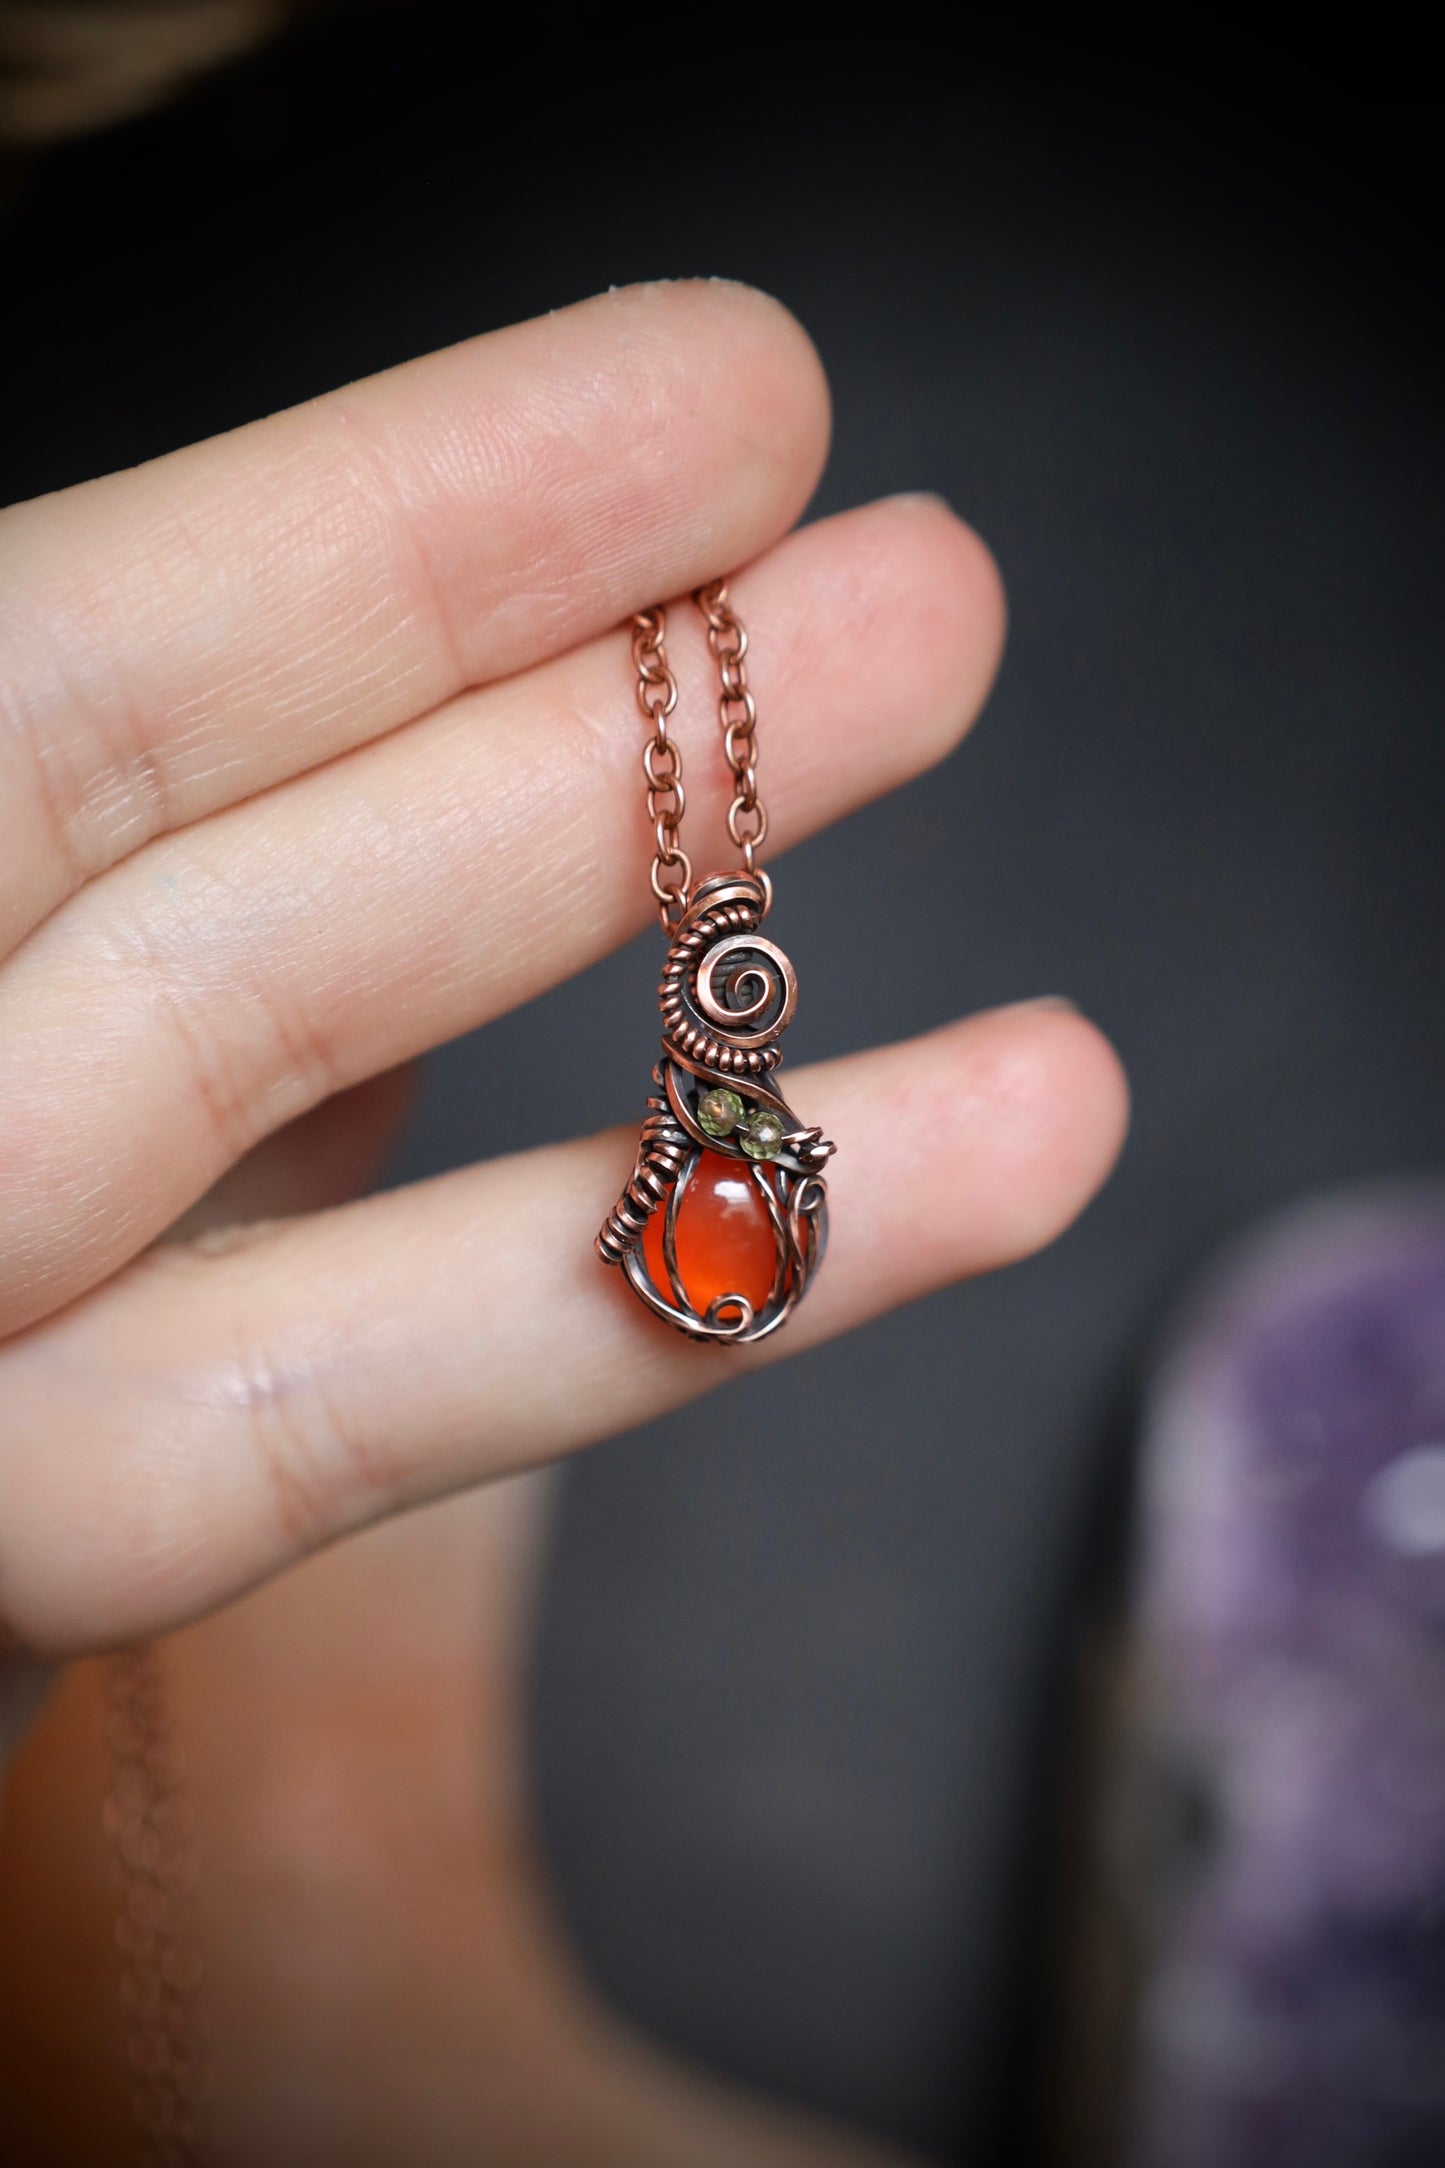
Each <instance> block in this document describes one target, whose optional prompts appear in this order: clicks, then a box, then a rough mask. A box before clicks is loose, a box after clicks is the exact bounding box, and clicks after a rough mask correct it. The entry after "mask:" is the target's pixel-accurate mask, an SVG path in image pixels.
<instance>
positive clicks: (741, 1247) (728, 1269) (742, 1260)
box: [642, 1152, 778, 1317]
mask: <svg viewBox="0 0 1445 2168" xmlns="http://www.w3.org/2000/svg"><path fill="white" fill-rule="evenodd" d="M666 1210H667V1207H666V1206H665V1205H660V1206H659V1207H658V1209H657V1211H655V1212H654V1213H653V1215H652V1217H651V1219H650V1220H649V1221H648V1223H647V1225H646V1227H645V1228H644V1229H643V1231H642V1254H643V1257H644V1258H645V1259H646V1261H647V1270H648V1275H649V1277H650V1279H651V1281H652V1284H653V1286H654V1287H655V1288H656V1289H657V1291H658V1293H659V1294H660V1295H662V1296H664V1297H665V1298H666V1300H667V1301H668V1302H671V1301H672V1300H673V1294H672V1283H671V1282H670V1281H669V1279H668V1277H667V1265H666V1263H665V1262H664V1259H663V1255H662V1225H663V1219H664V1216H665V1213H666ZM777 1261H778V1256H777V1246H776V1240H775V1237H774V1234H773V1223H772V1220H771V1219H770V1218H769V1216H768V1208H767V1205H766V1204H765V1203H764V1202H763V1199H762V1198H761V1197H760V1196H759V1194H758V1185H757V1183H756V1182H755V1181H754V1180H753V1177H752V1175H751V1174H750V1173H749V1171H748V1169H747V1168H746V1167H743V1166H740V1165H739V1164H738V1162H737V1160H735V1159H728V1158H725V1157H724V1155H723V1154H722V1153H721V1152H704V1153H703V1154H702V1155H701V1157H700V1158H699V1160H698V1163H697V1165H696V1166H695V1167H694V1168H693V1170H692V1178H691V1180H690V1181H689V1182H688V1185H687V1188H686V1189H685V1190H684V1191H683V1193H682V1202H681V1204H680V1205H679V1206H678V1208H677V1270H678V1277H679V1278H680V1279H681V1281H682V1284H683V1286H684V1287H685V1288H686V1290H687V1299H688V1301H689V1302H690V1303H691V1304H692V1306H693V1309H694V1310H695V1311H696V1312H697V1314H698V1316H699V1317H701V1316H702V1315H703V1313H704V1311H705V1310H706V1309H707V1306H708V1304H709V1303H710V1302H712V1301H713V1300H714V1299H715V1298H716V1297H717V1296H718V1295H746V1297H747V1299H748V1301H749V1302H750V1303H751V1304H752V1306H753V1309H754V1310H755V1311H756V1310H761V1309H762V1307H763V1305H764V1303H765V1302H766V1301H767V1299H768V1297H769V1295H770V1294H771V1293H772V1291H773V1274H774V1272H775V1271H776V1270H777Z"/></svg>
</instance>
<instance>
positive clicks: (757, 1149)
mask: <svg viewBox="0 0 1445 2168" xmlns="http://www.w3.org/2000/svg"><path fill="white" fill-rule="evenodd" d="M738 1142H739V1143H740V1144H741V1146H742V1148H743V1150H744V1151H745V1152H746V1153H747V1155H748V1158H749V1159H776V1158H777V1156H778V1154H779V1152H780V1151H781V1150H782V1149H783V1125H782V1123H781V1122H780V1121H779V1119H778V1117H777V1115H776V1114H774V1113H772V1112H771V1111H770V1109H769V1108H767V1107H759V1108H758V1111H757V1113H756V1114H755V1115H754V1116H753V1118H752V1120H751V1121H750V1122H749V1123H748V1126H747V1128H746V1129H744V1130H742V1131H741V1132H740V1133H739V1136H738Z"/></svg>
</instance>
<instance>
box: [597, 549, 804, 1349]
mask: <svg viewBox="0 0 1445 2168" xmlns="http://www.w3.org/2000/svg"><path fill="white" fill-rule="evenodd" d="M694 600H695V601H696V603H697V606H698V608H699V609H700V610H701V612H702V614H703V617H704V618H705V619H706V622H707V638H708V645H709V647H710V648H711V649H712V653H713V659H714V660H715V662H716V663H717V666H718V677H719V682H720V685H721V696H720V699H719V702H718V713H719V718H720V720H721V724H722V732H723V750H724V752H725V754H726V756H727V762H728V766H729V767H730V768H731V770H732V773H733V780H734V783H735V785H736V789H735V793H734V796H733V801H732V804H731V805H730V806H729V807H728V816H727V828H728V835H729V836H730V838H731V839H732V842H733V844H734V845H735V847H736V848H737V850H738V851H739V853H740V854H741V860H742V863H741V864H740V865H739V866H738V867H737V869H736V870H735V871H734V872H731V873H710V874H708V875H706V876H705V877H704V878H703V879H702V880H700V881H699V882H698V883H697V884H696V886H694V885H693V878H692V863H691V860H690V859H689V858H688V855H687V853H686V851H685V850H684V849H683V848H682V844H681V842H680V840H679V836H680V831H681V827H682V816H683V810H684V807H685V805H686V797H685V794H684V792H683V787H682V755H681V753H680V751H679V749H678V745H677V741H676V740H675V739H674V738H672V737H670V736H669V735H668V728H667V724H668V717H669V716H670V715H671V714H672V712H673V709H674V708H675V707H676V706H677V680H676V678H675V677H674V676H673V673H672V670H671V668H670V666H669V664H668V660H667V649H666V636H667V617H666V612H665V611H664V610H663V609H662V608H661V607H658V608H655V609H651V610H642V611H639V613H638V615H637V616H636V617H635V618H634V619H633V626H632V659H633V663H634V665H635V667H636V671H637V699H638V705H639V706H640V707H641V709H642V712H643V714H644V716H645V717H646V718H647V721H648V723H649V724H650V726H651V730H652V735H651V737H650V738H649V740H648V742H647V745H646V748H645V750H644V752H643V756H642V766H643V771H644V773H645V775H646V777H647V812H648V818H649V819H650V820H651V822H652V828H653V837H654V841H655V844H656V852H655V856H654V858H653V861H652V893H653V895H654V897H655V898H656V899H657V915H658V918H659V920H660V921H661V925H662V930H663V932H664V933H665V934H666V935H667V936H668V940H669V947H668V952H667V963H666V966H665V968H664V970H663V974H662V984H661V987H660V988H659V990H658V999H659V1002H660V1005H661V1008H662V1027H663V1029H662V1059H661V1060H660V1061H659V1062H658V1064H657V1066H656V1068H654V1070H653V1072H652V1081H653V1085H654V1087H655V1089H654V1091H653V1093H652V1095H651V1097H650V1098H649V1099H648V1102H647V1114H646V1118H645V1119H644V1121H643V1124H642V1134H641V1137H640V1139H639V1141H638V1147H637V1161H636V1164H635V1166H634V1167H633V1170H632V1177H631V1180H630V1181H629V1182H628V1184H627V1187H626V1189H625V1190H624V1191H623V1193H622V1195H621V1197H620V1198H619V1199H618V1201H617V1203H616V1204H615V1205H614V1207H613V1209H612V1211H611V1212H610V1213H609V1214H608V1216H607V1219H606V1221H605V1222H604V1224H603V1227H602V1231H601V1233H600V1234H599V1235H598V1237H597V1254H598V1255H599V1257H600V1258H601V1259H602V1262H603V1263H604V1264H606V1265H620V1266H621V1267H622V1270H623V1272H624V1273H625V1275H626V1277H627V1279H628V1281H629V1283H630V1284H631V1286H632V1288H633V1291H634V1292H635V1293H636V1294H637V1295H638V1296H639V1298H640V1299H641V1300H642V1301H643V1302H644V1303H645V1304H646V1305H647V1307H648V1309H649V1310H651V1311H652V1312H653V1313H654V1315H655V1316H657V1317H661V1318H665V1319H666V1321H667V1323H668V1324H669V1325H673V1326H675V1327H676V1328H677V1330H678V1331H679V1332H683V1333H686V1334H687V1335H688V1337H689V1338H690V1339H692V1340H701V1341H706V1342H711V1343H714V1344H717V1345H721V1346H729V1347H738V1346H741V1345H744V1344H746V1343H747V1342H750V1341H753V1340H761V1339H763V1338H765V1337H766V1336H767V1334H769V1333H771V1332H776V1330H777V1328H778V1327H779V1326H780V1325H782V1324H784V1323H785V1322H786V1320H787V1319H788V1318H789V1317H790V1316H791V1315H792V1313H793V1311H794V1309H795V1308H796V1307H797V1305H798V1303H799V1302H800V1301H801V1299H802V1296H803V1294H804V1291H805V1290H806V1288H807V1286H808V1283H809V1281H810V1280H811V1279H812V1277H813V1274H814V1273H815V1272H816V1270H817V1268H818V1265H819V1263H820V1262H821V1260H822V1256H823V1248H824V1243H825V1241H826V1239H827V1226H828V1218H827V1214H828V1200H827V1185H826V1184H825V1182H824V1181H823V1178H822V1173H821V1169H822V1168H823V1167H824V1166H825V1165H826V1164H827V1161H828V1158H829V1156H830V1154H831V1153H832V1151H833V1146H832V1145H831V1144H830V1143H828V1141H827V1140H826V1138H825V1137H824V1136H823V1134H822V1131H821V1130H818V1129H805V1128H803V1127H802V1125H801V1124H800V1123H799V1121H798V1118H797V1116H796V1115H795V1114H794V1113H793V1110H792V1108H791V1107H790V1106H789V1105H788V1103H787V1101H786V1100H785V1099H784V1098H783V1097H782V1096H781V1094H780V1093H779V1092H778V1090H777V1088H776V1085H775V1083H774V1081H773V1078H774V1074H775V1072H776V1070H777V1067H778V1065H779V1063H780V1062H781V1060H782V1058H783V1051H782V1047H781V1045H780V1043H779V1042H780V1040H781V1038H782V1035H783V1033H784V1031H785V1030H786V1029H787V1027H788V1025H789V1023H790V1022H791V1020H792V1016H793V1011H794V1008H795V1007H796V1005H797V999H798V980H797V974H796V973H795V971H794V970H793V967H792V965H791V963H790V962H789V961H788V959H787V957H786V956H785V955H784V954H783V952H782V950H781V949H780V948H778V947H777V946H776V945H775V944H774V943H773V942H772V941H769V940H766V939H765V938H764V937H763V935H762V934H761V933H760V932H759V930H758V929H759V928H760V926H761V925H762V922H763V920H764V919H765V918H766V916H767V914H768V910H769V907H770V905H771V903H772V900H773V884H772V882H771V880H770V879H769V877H768V875H767V874H766V873H765V872H764V871H763V870H762V868H761V867H760V866H759V865H758V864H757V853H758V851H759V849H760V848H761V846H762V844H763V842H764V840H765V838H766V836H767V833H768V815H767V808H766V807H765V806H764V804H763V801H762V799H761V798H760V797H759V796H758V741H757V729H758V710H757V702H756V701H755V699H754V698H753V695H752V693H751V692H750V691H749V689H748V679H747V665H746V656H747V652H748V636H747V633H746V632H745V631H744V629H743V626H742V622H741V620H740V619H739V617H738V615H737V613H736V611H735V610H734V609H733V608H732V606H731V604H730V603H729V601H728V591H727V583H726V581H724V580H715V581H714V582H713V583H712V584H711V585H710V586H708V587H702V588H699V590H698V592H697V594H696V596H695V597H694Z"/></svg>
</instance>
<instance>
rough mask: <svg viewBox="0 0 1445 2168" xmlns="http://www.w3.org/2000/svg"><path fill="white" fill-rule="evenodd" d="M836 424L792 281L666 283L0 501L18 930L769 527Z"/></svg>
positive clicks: (1, 897)
mask: <svg viewBox="0 0 1445 2168" xmlns="http://www.w3.org/2000/svg"><path fill="white" fill-rule="evenodd" d="M827 434H828V405H827V392H826V387H825V384H824V381H823V377H822V373H821V370H820V368H819V365H818V361H817V357H816V355H815V354H814V352H813V350H812V347H811V346H810V345H809V343H808V340H807V338H806V337H805V335H804V334H803V333H802V331H801V330H800V329H799V328H798V326H797V324H796V323H795V322H794V321H793V319H792V318H791V317H790V316H789V315H788V314H787V312H786V311H785V310H784V309H782V308H780V307H779V306H778V305H777V304H776V303H774V302H771V301H768V300H766V299H765V298H764V297H763V296H761V295H759V294H756V293H753V292H751V291H750V290H748V289H746V288H742V287H737V286H731V285H725V284H721V283H716V282H714V283H703V282H693V283H684V284H679V285H671V286H648V287H638V288H633V289H631V290H629V291H626V292H622V293H611V294H604V295H601V296H600V297H599V298H598V299H596V300H594V301H590V302H584V303H583V304H582V305H581V306H580V307H578V308H574V309H568V310H563V311H561V312H559V313H557V314H555V315H551V316H547V317H544V318H541V319H539V320H538V321H537V322H536V323H532V324H523V325H519V326H516V327H514V328H512V329H509V330H506V331H501V332H496V333H493V334H491V335H490V336H488V337H486V338H481V339H474V340H471V341H469V342H468V343H467V344H466V345H463V346H458V347H454V348H452V349H450V350H449V351H447V352H444V353H440V354H433V355H429V356H428V357H427V358H426V359H425V360H422V361H418V362H413V363H410V364H408V365H407V366H406V367H405V368H400V369H393V370H389V371H388V372H387V373H386V374H385V375H382V376H378V377H373V378H371V379H370V380H369V381H368V382H365V383H362V384H356V385H352V386H349V387H348V388H347V389H345V390H343V391H340V392H336V393H333V394H331V395H330V396H329V397H327V398H324V399H318V400H314V401H312V402H310V403H309V404H307V405H305V406H302V407H297V408H295V409H293V410H292V411H291V412H290V413H286V414H281V415H278V416H275V417H274V418H272V419H271V420H269V421H264V422H258V423H256V424H254V425H253V426H252V427H250V428H247V429H241V430H237V431H235V432H234V433H233V434H231V435H229V436H226V437H221V438H218V439H216V440H215V441H214V442H212V443H210V444H202V445H197V446H194V447H192V448H190V449H189V450H186V451H183V452H177V453H175V454H173V455H172V456H170V457H169V458H166V459H161V460H156V461H154V462H153V463H152V464H150V465H149V466H146V467H141V468H139V469H137V470H135V471H134V472H132V473H129V474H120V475H112V476H109V477H107V478H106V479H104V480H102V481H97V482H90V483H86V484H84V485H82V486H81V487H80V488H77V489H71V490H66V491H64V492H62V493H60V494H59V495H56V496H53V497H49V498H42V499H40V500H38V501H37V502H35V503H34V504H29V505H23V506H19V507H17V508H15V509H13V510H11V511H10V512H7V513H5V514H3V515H0V597H3V598H4V599H3V602H0V686H3V688H4V691H3V694H0V866H3V867H4V868H5V879H4V885H3V888H0V954H3V953H4V952H5V951H6V950H7V949H9V948H11V947H13V946H14V944H15V942H16V941H18V940H19V939H20V938H21V936H22V935H23V934H24V933H25V932H26V931H27V929H28V928H29V927H31V926H33V925H34V924H36V923H37V922H38V920H39V919H40V918H42V917H43V916H44V915H45V913H46V912H47V911H49V910H51V909H53V908H54V906H55V905H56V903H58V902H59V901H60V899H61V898H62V897H63V896H64V895H66V894H68V893H70V892H71V891H72V890H73V889H74V888H75V887H76V886H77V885H79V883H80V882H82V881H84V880H85V879H87V878H89V877H90V876H91V875H93V874H94V873H96V872H97V871H99V870H100V869H101V868H103V867H105V866H108V865H111V864H113V863H114V862H115V860H116V859H117V858H119V857H121V856H123V855H124V854H125V853H126V852H128V851H131V850H134V849H135V848H136V847H137V846H138V845H139V844H140V843H142V842H144V841H145V840H146V838H148V837H150V836H153V835H155V834H157V833H159V832H160V831H161V830H164V829H171V828H176V827H179V826H182V825H183V824H184V823H186V822H188V821H193V820H195V819H197V818H198V817H200V816H201V815H202V814H204V813H206V812H209V811H211V810H212V809H214V808H215V807H217V806H221V805H227V804H231V803H234V802H236V801H237V800H239V799H241V798H244V797H246V796H248V795H249V794H250V793H252V792H253V791H256V790H259V789H261V788H263V787H265V786H266V785H268V784H270V783H274V782H276V781H277V780H278V779H280V778H282V777H285V776H290V775H295V774H297V773H298V772H300V771H301V770H302V769H305V768H308V767H311V766H314V765H315V764H316V763H318V762H320V761H323V760H326V759H329V758H331V757H332V756H333V755H334V754H336V753H337V752H339V751H341V750H342V749H344V748H345V747H347V746H351V745H356V744H359V743H361V742H363V741H364V740H366V739H370V738H373V737H375V736H377V735H378V734H379V733H381V732H383V731H386V730H389V729H391V728H393V727H394V726H396V725H397V724H399V723H403V722H406V721H408V720H409V719H410V718H412V717H413V716H416V715H419V714H422V713H424V712H425V711H426V710H428V709H429V708H432V707H435V706H436V705H437V704H438V703H439V702H441V701H442V700H445V699H447V698H449V697H450V696H451V695H452V694H454V693H456V692H458V691H459V690H460V689H461V688H462V687H463V686H465V685H470V684H478V683H481V682H483V681H485V680H486V679H488V678H491V677H495V676H499V675H502V674H503V673H506V672H508V671H512V670H515V669H518V668H520V667H522V666H523V665H525V664H527V663H530V662H532V661H534V660H536V659H537V658H538V657H540V656H542V655H546V654H553V653H558V652H561V651H562V650H563V649H565V648H566V647H567V646H569V645H570V644H571V643H572V642H573V641H575V640H577V639H579V638H582V637H584V636H586V635H588V634H591V633H595V632H598V631H600V630H601V629H602V628H603V627H605V626H608V625H613V624H616V623H617V622H618V621H619V620H620V619H621V618H623V617H624V616H626V615H627V613H628V612H629V611H631V610H634V609H637V608H640V607H642V606H644V605H645V604H647V603H649V602H652V601H655V600H656V599H657V597H658V596H659V595H660V594H672V593H675V592H678V591H681V590H685V589H687V588H689V587H691V586H694V585H696V584H697V583H698V582H700V581H701V580H703V579H706V578H708V577H710V576H712V575H715V574H716V573H718V572H722V571H726V570H727V569H728V568H729V567H730V566H732V565H734V564H737V563H740V562H743V561H745V560H746V559H748V558H750V557H752V556H754V555H755V554H756V553H757V552H758V551H759V550H761V549H762V548H764V547H765V546H766V545H767V544H768V543H769V542H771V541H773V540H775V539H776V537H777V536H778V535H780V534H781V533H783V532H784V531H785V530H786V529H787V528H788V527H789V526H791V525H792V523H793V521H794V520H795V519H796V518H797V515H798V513H799V512H800V511H801V510H802V508H803V506H804V504H805V503H806V502H807V499H808V497H809V495H810V494H811V492H812V489H813V486H814V484H815V482H816V481H817V477H818V473H819V470H820V468H821V465H822V461H823V456H824V452H825V449H826V442H827Z"/></svg>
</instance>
